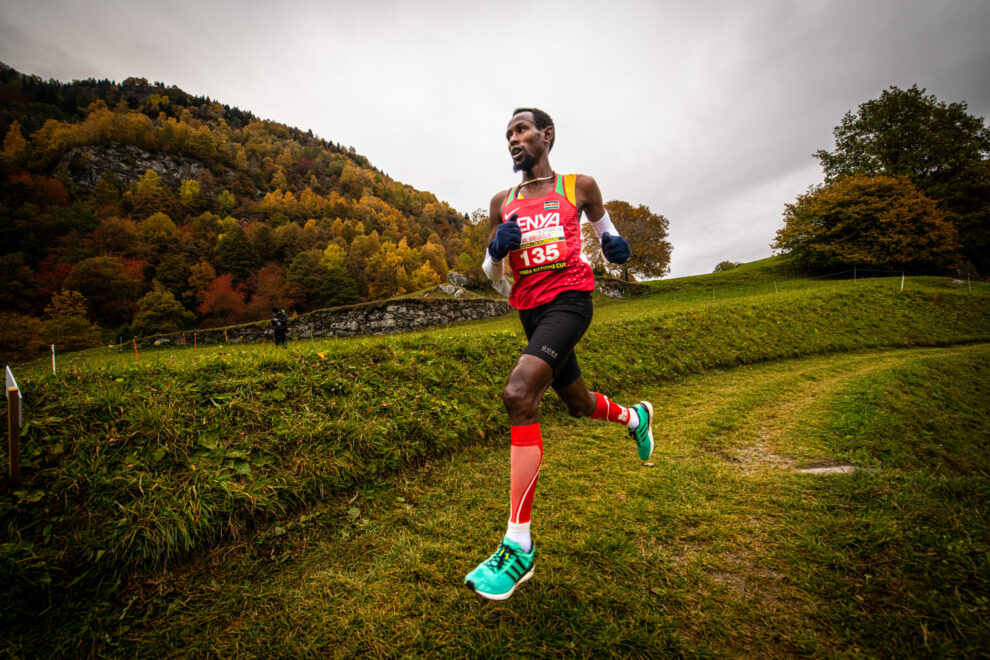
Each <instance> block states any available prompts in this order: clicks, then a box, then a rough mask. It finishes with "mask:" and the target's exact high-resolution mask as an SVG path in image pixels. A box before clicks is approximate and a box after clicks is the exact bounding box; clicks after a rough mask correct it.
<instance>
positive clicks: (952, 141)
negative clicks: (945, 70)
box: [815, 85, 990, 271]
mask: <svg viewBox="0 0 990 660" xmlns="http://www.w3.org/2000/svg"><path fill="white" fill-rule="evenodd" d="M966 110H967V106H966V104H965V103H949V104H946V103H944V102H940V101H938V99H936V98H935V96H933V95H926V94H925V90H924V89H918V86H917V85H914V86H912V87H911V88H910V89H907V90H902V89H899V88H897V87H891V88H890V89H888V90H885V91H884V92H883V93H882V94H881V95H880V98H878V99H872V100H870V101H867V102H866V103H863V104H862V105H860V106H859V109H858V111H857V112H856V114H853V113H851V112H847V113H846V114H845V116H844V117H843V118H842V122H841V123H840V124H839V125H838V126H836V127H835V132H834V133H835V149H834V150H833V151H825V150H820V151H818V152H817V153H816V154H815V156H816V157H817V158H818V160H819V161H820V162H821V164H822V168H823V169H824V171H825V177H826V183H832V182H835V181H838V180H839V179H841V178H843V177H847V176H852V175H867V176H877V175H884V176H905V177H908V178H909V179H910V180H911V182H912V183H914V185H915V186H916V187H917V188H918V189H919V190H920V191H921V192H922V193H924V194H925V195H926V196H927V197H929V198H931V199H933V200H935V201H936V202H937V203H938V205H939V208H940V209H941V210H942V211H943V213H944V214H945V216H946V218H947V219H948V220H949V221H951V222H952V223H953V224H954V225H955V226H956V228H957V230H958V234H959V240H960V242H961V243H962V250H963V254H964V256H965V257H966V258H967V259H969V260H970V261H971V262H972V263H973V264H975V265H976V267H977V268H979V269H980V270H981V271H986V270H987V269H988V268H990V162H988V158H990V129H988V128H987V127H986V126H985V125H984V120H983V119H982V118H980V117H976V116H973V115H970V114H969V113H968V112H967V111H966Z"/></svg>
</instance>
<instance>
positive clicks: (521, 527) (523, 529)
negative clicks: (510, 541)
mask: <svg viewBox="0 0 990 660" xmlns="http://www.w3.org/2000/svg"><path fill="white" fill-rule="evenodd" d="M506 531H509V532H517V533H522V534H529V523H528V522H524V523H514V522H512V521H511V520H510V521H509V526H508V527H507V528H506Z"/></svg>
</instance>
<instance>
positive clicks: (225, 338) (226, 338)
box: [223, 328, 230, 344]
mask: <svg viewBox="0 0 990 660" xmlns="http://www.w3.org/2000/svg"><path fill="white" fill-rule="evenodd" d="M223 339H224V341H225V342H227V343H228V344H229V343H230V337H228V336H227V328H224V329H223Z"/></svg>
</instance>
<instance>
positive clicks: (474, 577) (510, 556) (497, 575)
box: [464, 537, 536, 600]
mask: <svg viewBox="0 0 990 660" xmlns="http://www.w3.org/2000/svg"><path fill="white" fill-rule="evenodd" d="M535 558H536V545H533V547H532V548H531V549H530V551H529V552H523V549H522V547H520V545H519V544H518V543H516V542H515V541H512V540H509V538H508V537H504V538H503V539H502V544H501V545H499V546H498V550H496V551H495V554H493V555H492V556H491V557H489V558H488V559H486V560H485V561H483V562H481V563H480V564H478V568H476V569H474V570H473V571H471V572H470V573H468V574H467V577H465V578H464V584H466V585H467V587H468V589H473V590H474V592H475V593H476V594H478V595H479V596H481V597H482V598H487V599H488V600H505V599H506V598H508V597H509V596H511V595H512V592H513V591H515V590H516V587H518V586H519V585H520V584H522V583H523V582H525V581H526V580H528V579H529V578H531V577H533V560H534V559H535Z"/></svg>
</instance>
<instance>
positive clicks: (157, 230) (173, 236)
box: [138, 213, 179, 263]
mask: <svg viewBox="0 0 990 660" xmlns="http://www.w3.org/2000/svg"><path fill="white" fill-rule="evenodd" d="M138 237H139V238H140V239H141V241H142V243H143V244H144V245H143V248H144V253H145V257H146V258H147V259H148V261H150V262H151V263H158V262H159V261H160V260H161V258H162V257H163V256H164V255H165V254H167V253H168V252H170V251H171V250H174V249H175V244H176V242H177V240H178V238H179V232H178V229H177V228H176V226H175V223H174V222H172V218H170V217H168V216H167V215H165V214H164V213H155V214H153V215H151V216H150V217H148V218H147V219H146V220H144V222H142V223H141V224H140V225H139V226H138Z"/></svg>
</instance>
